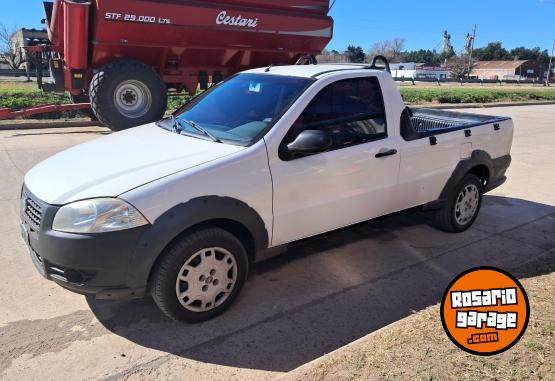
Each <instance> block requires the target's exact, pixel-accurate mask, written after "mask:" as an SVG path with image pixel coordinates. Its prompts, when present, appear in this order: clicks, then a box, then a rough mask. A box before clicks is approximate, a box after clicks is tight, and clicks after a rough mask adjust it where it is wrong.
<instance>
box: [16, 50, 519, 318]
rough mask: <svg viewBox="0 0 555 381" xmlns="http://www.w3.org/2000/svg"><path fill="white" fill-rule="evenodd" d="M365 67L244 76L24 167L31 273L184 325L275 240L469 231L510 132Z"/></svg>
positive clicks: (501, 174)
mask: <svg viewBox="0 0 555 381" xmlns="http://www.w3.org/2000/svg"><path fill="white" fill-rule="evenodd" d="M382 66H383V65H382ZM387 66H388V65H387V62H385V67H387ZM380 68H381V67H380V66H378V65H377V62H376V61H375V62H374V63H373V64H372V65H371V66H369V67H365V66H357V65H306V66H304V65H303V66H300V65H297V66H281V67H272V68H269V69H268V68H263V69H256V70H250V71H246V72H243V73H240V74H238V75H235V76H233V77H231V78H229V79H227V80H225V81H223V82H221V83H220V84H218V85H215V86H213V87H211V88H210V89H209V90H208V91H206V92H204V93H203V94H202V95H200V96H198V97H197V98H195V99H194V100H192V101H191V102H189V103H188V104H186V105H184V106H183V107H182V108H181V109H179V110H178V111H177V112H176V113H175V114H174V115H172V116H171V117H169V118H167V119H164V120H162V121H160V122H157V123H151V124H147V125H145V126H141V127H137V128H134V129H131V130H127V131H122V132H118V133H114V134H111V135H108V136H104V137H101V138H99V139H96V140H93V141H91V142H88V143H85V144H82V145H79V146H76V147H74V148H71V149H68V150H66V151H64V152H61V153H59V154H57V155H55V156H53V157H51V158H49V159H47V160H46V161H44V162H42V163H40V164H38V165H37V166H36V167H34V168H33V169H32V170H31V171H29V172H28V173H27V174H26V176H25V184H24V187H23V192H22V199H21V205H22V209H21V213H22V215H21V217H22V224H21V227H22V235H23V239H24V240H25V242H26V243H27V244H28V245H29V248H30V253H31V254H30V255H31V258H32V260H33V262H34V264H35V265H36V267H37V269H38V270H39V271H40V273H41V274H42V275H44V276H45V277H46V278H48V279H50V280H53V281H55V282H56V283H58V284H60V285H62V286H63V287H66V288H68V289H70V290H73V291H76V292H79V293H85V294H93V295H96V297H97V298H133V297H142V296H144V295H146V294H149V293H150V294H151V295H152V297H153V298H154V300H155V301H156V303H157V304H158V306H159V307H160V308H161V309H162V311H164V312H165V313H166V314H167V315H168V316H170V317H172V318H174V319H177V320H181V321H188V322H191V321H193V322H194V321H202V320H206V319H209V318H211V317H214V316H216V315H217V314H219V313H221V312H223V311H224V310H225V309H226V308H228V307H229V306H230V304H231V303H232V302H233V300H234V299H235V298H236V296H237V294H238V293H239V291H240V289H241V287H242V286H243V284H244V283H245V279H246V278H247V274H248V271H249V266H250V264H251V263H252V262H255V261H259V260H262V259H265V258H268V257H269V256H271V255H273V254H275V253H276V252H277V251H279V250H278V248H279V247H281V246H282V245H286V244H288V243H290V242H293V241H297V240H301V239H303V238H306V237H311V236H315V235H318V234H321V233H325V232H328V231H332V230H334V229H338V228H342V227H345V226H349V225H353V224H356V223H359V222H362V221H365V220H369V219H372V218H375V217H378V216H382V215H386V214H389V213H394V212H397V211H400V210H404V209H408V208H413V207H416V206H421V207H422V208H424V209H425V210H430V211H433V213H435V215H436V220H435V221H436V225H437V226H438V227H439V228H440V229H443V230H445V231H448V232H461V231H464V230H466V229H468V228H469V227H470V226H471V225H472V224H473V222H474V220H475V219H476V217H477V215H478V212H479V210H480V206H481V202H482V195H483V194H484V193H486V192H488V191H490V190H492V189H494V188H496V187H498V186H499V185H501V184H502V183H503V182H504V181H505V179H506V177H505V171H506V170H507V168H508V167H509V164H510V162H511V156H510V149H511V144H512V137H513V123H512V120H511V119H510V118H505V117H493V116H486V115H476V114H464V113H458V112H450V111H441V110H428V109H411V108H408V107H406V106H405V104H404V103H403V101H402V99H401V96H400V94H399V91H398V89H397V87H396V85H395V83H394V81H393V79H392V77H391V75H390V74H389V73H388V72H387V71H385V70H381V69H380Z"/></svg>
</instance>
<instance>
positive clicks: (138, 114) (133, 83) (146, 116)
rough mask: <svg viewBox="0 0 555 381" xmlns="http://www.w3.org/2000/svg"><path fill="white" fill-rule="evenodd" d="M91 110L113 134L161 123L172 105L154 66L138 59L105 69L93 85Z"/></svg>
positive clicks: (109, 65) (110, 64) (115, 64)
mask: <svg viewBox="0 0 555 381" xmlns="http://www.w3.org/2000/svg"><path fill="white" fill-rule="evenodd" d="M89 96H90V99H91V107H92V110H93V112H94V114H95V115H96V117H97V118H98V120H99V121H100V122H102V123H103V124H105V125H106V126H108V127H109V128H110V129H111V130H113V131H120V130H124V129H127V128H131V127H135V126H139V125H142V124H147V123H151V122H155V121H157V120H160V119H161V118H162V117H163V115H164V113H165V112H166V108H167V104H168V96H167V88H166V85H165V84H164V82H162V79H161V78H160V76H159V75H158V73H157V72H156V71H155V70H154V69H152V68H151V67H149V66H147V65H145V64H143V63H141V62H139V61H134V60H120V61H114V62H112V63H109V64H107V65H106V66H104V67H103V68H102V69H100V71H98V72H97V73H96V74H95V75H94V77H93V79H92V81H91V84H90V88H89Z"/></svg>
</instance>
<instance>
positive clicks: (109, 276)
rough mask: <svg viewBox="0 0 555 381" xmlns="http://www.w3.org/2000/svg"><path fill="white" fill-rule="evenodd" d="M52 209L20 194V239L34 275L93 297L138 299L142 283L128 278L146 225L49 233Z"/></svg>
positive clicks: (27, 194) (50, 206)
mask: <svg viewBox="0 0 555 381" xmlns="http://www.w3.org/2000/svg"><path fill="white" fill-rule="evenodd" d="M58 209H59V207H58V206H54V205H49V204H46V203H44V202H42V201H40V200H39V199H38V198H37V197H35V196H34V195H32V194H31V193H30V192H29V190H27V189H24V190H23V194H22V204H21V236H22V238H23V240H24V241H25V243H26V245H27V247H28V248H29V254H30V257H31V260H32V261H33V264H34V265H35V267H36V268H37V270H38V271H39V273H40V274H41V275H42V276H44V277H45V278H47V279H49V280H52V281H54V282H56V283H58V284H59V285H61V286H62V287H65V288H67V289H69V290H71V291H74V292H77V293H80V294H93V295H95V296H96V297H97V298H99V299H122V298H134V297H137V298H138V297H142V296H144V295H145V291H146V283H147V279H141V280H138V281H137V280H136V281H130V280H129V276H128V275H129V272H130V269H132V268H133V263H134V261H133V254H134V252H135V251H136V246H137V245H138V242H139V241H140V237H141V235H142V234H143V233H144V231H145V230H147V229H148V226H142V227H138V228H134V229H129V230H123V231H118V232H111V233H102V234H71V233H63V232H59V231H55V230H52V221H53V220H54V216H55V214H56V212H57V211H58Z"/></svg>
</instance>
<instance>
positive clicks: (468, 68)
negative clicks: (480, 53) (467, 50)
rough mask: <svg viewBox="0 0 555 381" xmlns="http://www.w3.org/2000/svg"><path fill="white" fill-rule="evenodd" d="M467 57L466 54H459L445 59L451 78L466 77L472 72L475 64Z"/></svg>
mask: <svg viewBox="0 0 555 381" xmlns="http://www.w3.org/2000/svg"><path fill="white" fill-rule="evenodd" d="M469 61H470V60H469V57H468V56H467V55H466V54H462V55H460V56H453V57H451V58H450V59H449V60H448V61H447V66H448V67H449V70H450V71H451V78H457V79H459V78H464V77H468V76H469V75H470V73H471V72H472V69H474V67H475V66H476V64H475V63H474V62H470V65H469Z"/></svg>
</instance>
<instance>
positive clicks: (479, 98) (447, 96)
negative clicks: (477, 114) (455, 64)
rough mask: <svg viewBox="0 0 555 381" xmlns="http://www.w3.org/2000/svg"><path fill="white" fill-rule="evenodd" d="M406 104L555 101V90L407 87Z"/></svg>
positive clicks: (403, 88) (405, 93) (404, 88)
mask: <svg viewBox="0 0 555 381" xmlns="http://www.w3.org/2000/svg"><path fill="white" fill-rule="evenodd" d="M399 91H400V92H401V96H402V97H403V100H404V101H405V102H406V103H409V104H421V103H494V102H525V101H553V100H555V88H540V87H537V88H531V87H528V88H523V89H518V88H514V87H511V88H506V89H505V88H488V87H486V88H475V87H474V88H465V87H440V86H437V87H435V88H430V87H424V88H422V87H417V86H416V87H407V86H403V87H400V88H399Z"/></svg>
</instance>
